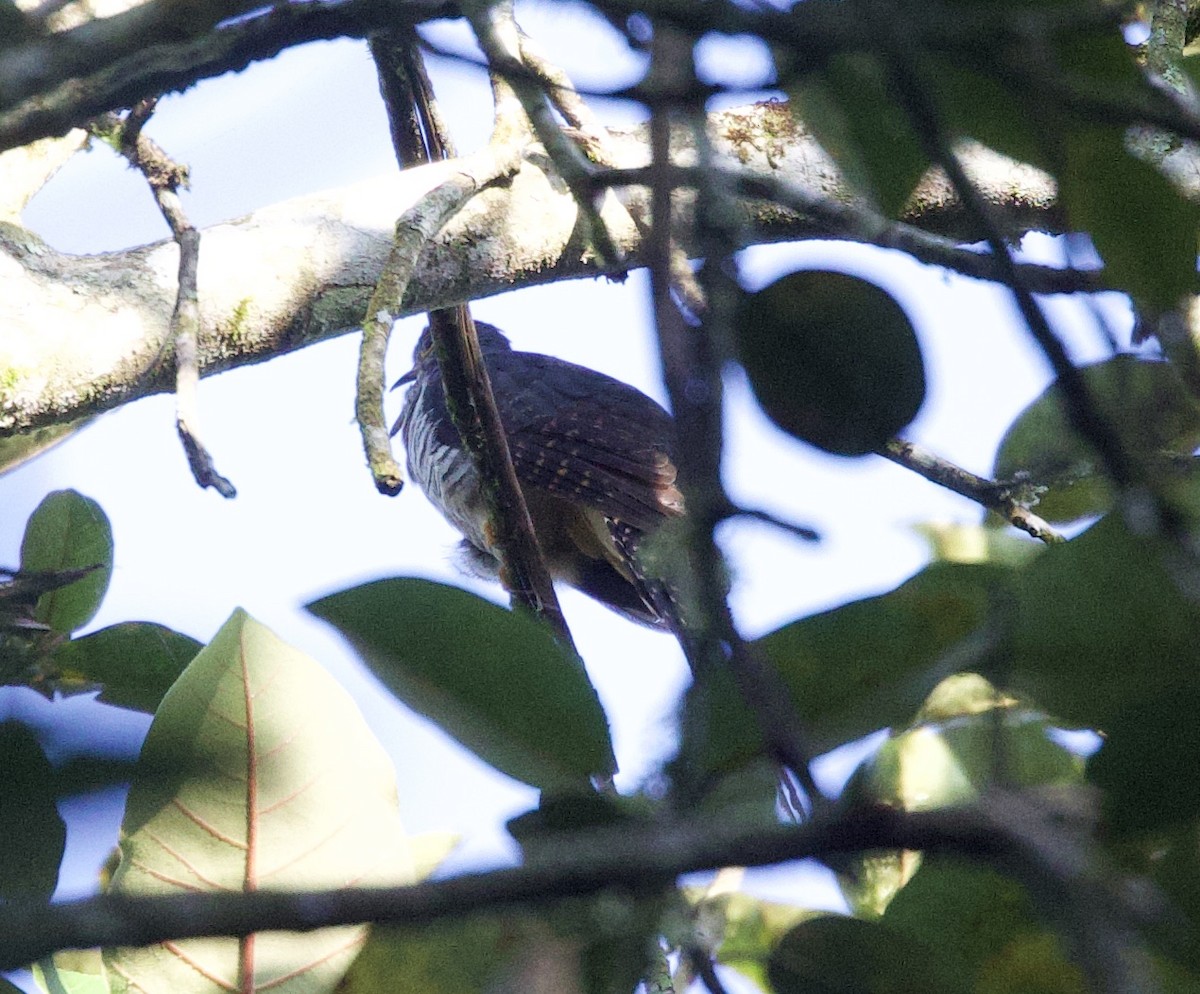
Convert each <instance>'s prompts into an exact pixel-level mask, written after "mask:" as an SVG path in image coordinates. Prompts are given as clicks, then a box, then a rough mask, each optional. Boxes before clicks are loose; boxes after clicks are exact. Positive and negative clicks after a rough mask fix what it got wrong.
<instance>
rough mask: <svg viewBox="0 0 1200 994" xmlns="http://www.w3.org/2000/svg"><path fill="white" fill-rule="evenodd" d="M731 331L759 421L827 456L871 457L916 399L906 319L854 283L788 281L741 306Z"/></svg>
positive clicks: (870, 288) (877, 293) (815, 276)
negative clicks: (762, 413) (759, 409)
mask: <svg viewBox="0 0 1200 994" xmlns="http://www.w3.org/2000/svg"><path fill="white" fill-rule="evenodd" d="M736 329H737V347H738V355H739V358H740V360H741V363H742V365H743V366H744V367H745V369H746V373H747V375H748V376H749V377H750V384H751V386H752V387H753V389H754V394H755V396H756V397H757V398H758V402H759V403H760V404H761V405H762V407H763V410H764V411H766V413H767V415H768V417H770V418H771V420H772V421H774V422H775V423H776V424H777V425H779V427H781V428H782V429H783V430H784V431H787V432H790V433H791V434H792V435H795V436H796V437H797V438H800V439H803V440H804V441H806V442H809V443H811V444H812V445H815V446H817V447H818V448H821V449H825V450H826V451H827V452H832V453H834V454H836V455H864V454H866V453H868V452H874V451H875V450H876V449H878V448H879V447H880V446H882V445H883V443H884V442H886V441H887V440H888V439H889V438H891V437H892V436H893V435H895V434H896V433H897V432H898V431H900V430H901V429H902V428H904V427H905V425H907V424H908V423H909V422H910V421H912V419H913V418H914V417H916V414H917V411H918V409H919V408H920V406H921V403H922V401H923V400H924V398H925V368H924V364H923V363H922V360H921V349H920V347H919V345H918V344H917V338H916V335H915V333H914V332H913V328H912V325H911V323H910V322H909V320H908V317H907V316H906V315H905V313H904V311H903V310H902V309H901V308H900V305H899V304H897V303H896V301H895V300H893V299H892V297H891V296H890V295H889V294H888V293H886V292H885V291H883V290H881V289H880V288H879V287H877V286H875V285H874V284H872V283H868V282H867V281H865V280H862V279H859V278H858V277H855V276H847V275H846V274H844V273H833V272H825V271H820V270H809V271H805V272H796V273H791V274H789V275H787V276H784V277H782V278H781V279H778V280H776V281H775V282H774V283H772V284H770V285H769V286H766V287H764V288H763V289H762V290H760V291H758V292H757V293H751V294H747V295H746V296H745V297H744V298H743V299H742V302H741V304H740V305H739V308H738V313H737V319H736Z"/></svg>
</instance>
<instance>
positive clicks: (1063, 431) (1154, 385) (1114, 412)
mask: <svg viewBox="0 0 1200 994" xmlns="http://www.w3.org/2000/svg"><path fill="white" fill-rule="evenodd" d="M1080 374H1081V375H1082V377H1083V383H1084V386H1085V387H1086V388H1087V391H1088V395H1089V396H1090V397H1091V399H1092V402H1093V403H1094V404H1095V406H1096V408H1097V409H1098V410H1099V411H1101V412H1102V413H1103V414H1104V415H1105V417H1107V418H1108V420H1109V423H1110V424H1111V425H1112V426H1113V427H1114V428H1115V429H1116V430H1117V433H1118V436H1119V438H1120V439H1121V442H1122V444H1123V445H1124V447H1125V449H1126V450H1127V451H1129V452H1136V453H1138V454H1140V455H1142V456H1145V457H1148V458H1152V459H1153V458H1155V457H1157V464H1156V465H1157V468H1158V469H1159V470H1160V471H1161V472H1163V473H1168V472H1169V473H1174V474H1176V475H1178V474H1179V473H1181V472H1183V471H1184V470H1181V469H1180V468H1179V463H1180V460H1181V459H1182V458H1183V457H1186V456H1187V455H1189V454H1190V453H1191V452H1192V451H1193V450H1194V449H1195V448H1196V446H1197V445H1200V405H1198V404H1197V403H1196V401H1195V400H1194V399H1193V398H1192V396H1191V395H1190V394H1189V393H1188V391H1187V390H1186V388H1185V387H1184V386H1183V385H1182V384H1181V383H1180V380H1179V377H1178V376H1177V375H1176V373H1175V371H1174V370H1173V368H1172V367H1171V365H1170V364H1169V363H1165V362H1156V361H1148V360H1144V359H1139V358H1136V357H1135V356H1131V355H1119V356H1114V357H1113V358H1111V359H1107V360H1105V361H1103V362H1098V363H1095V364H1093V365H1091V366H1085V367H1083V368H1082V369H1080ZM993 473H994V476H995V478H996V479H1000V480H1010V479H1012V478H1013V477H1014V476H1016V474H1018V473H1026V474H1028V475H1029V477H1030V482H1031V483H1033V484H1035V485H1038V486H1042V487H1046V488H1048V489H1047V490H1046V491H1045V492H1044V493H1043V494H1042V495H1041V497H1040V499H1039V501H1038V503H1037V505H1036V507H1035V508H1034V510H1036V512H1037V513H1038V514H1039V515H1040V516H1041V517H1043V518H1046V519H1047V520H1048V521H1071V520H1074V519H1076V518H1081V517H1085V516H1088V515H1094V514H1101V513H1103V512H1104V511H1106V510H1107V509H1108V507H1109V506H1110V504H1111V503H1112V490H1111V487H1110V486H1109V484H1108V482H1107V481H1106V480H1105V479H1104V477H1103V475H1102V474H1101V472H1100V466H1099V463H1098V460H1097V457H1096V455H1095V453H1094V452H1093V450H1092V449H1091V447H1090V446H1089V445H1087V443H1085V442H1084V441H1083V440H1082V439H1081V438H1080V437H1079V436H1078V435H1077V434H1076V433H1075V431H1074V430H1073V429H1072V428H1070V427H1069V425H1068V422H1067V417H1066V414H1065V411H1064V406H1063V397H1062V390H1061V388H1060V387H1059V385H1058V383H1057V381H1056V382H1055V383H1052V384H1051V385H1050V386H1049V387H1047V388H1046V390H1045V391H1044V392H1043V393H1042V394H1041V396H1040V397H1038V398H1037V399H1036V400H1034V401H1033V402H1032V403H1031V404H1030V405H1029V406H1028V407H1026V408H1025V410H1023V411H1022V412H1021V413H1020V414H1019V415H1018V416H1017V419H1016V420H1015V421H1014V422H1013V424H1012V427H1010V428H1009V429H1008V431H1007V432H1006V433H1005V435H1004V438H1003V439H1002V440H1001V442H1000V448H999V450H998V451H997V453H996V465H995V468H994V470H993Z"/></svg>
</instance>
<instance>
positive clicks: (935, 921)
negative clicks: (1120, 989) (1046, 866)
mask: <svg viewBox="0 0 1200 994" xmlns="http://www.w3.org/2000/svg"><path fill="white" fill-rule="evenodd" d="M883 921H884V923H885V924H886V925H888V926H889V927H890V928H892V929H894V930H895V931H897V932H898V933H901V934H904V935H906V936H908V937H910V938H911V939H912V940H914V941H916V942H919V943H921V944H922V945H925V946H928V947H932V948H936V949H937V950H938V954H939V957H940V958H941V959H942V961H943V963H944V966H945V968H946V969H947V970H949V971H951V972H952V973H953V975H954V976H956V977H958V978H960V979H961V981H962V983H963V986H964V987H965V988H967V989H969V990H973V991H988V992H990V994H1003V992H1011V994H1083V992H1084V990H1085V989H1086V987H1085V984H1084V982H1083V977H1082V975H1081V974H1080V972H1079V969H1078V967H1076V966H1074V965H1073V964H1072V963H1070V962H1069V961H1068V960H1067V959H1066V957H1065V956H1064V954H1063V949H1062V946H1061V943H1060V942H1059V940H1058V939H1057V938H1056V937H1055V936H1054V935H1053V934H1051V933H1049V932H1047V931H1045V929H1044V928H1043V926H1042V925H1041V923H1040V922H1039V920H1038V918H1037V916H1036V914H1035V912H1034V908H1033V906H1032V904H1031V902H1030V901H1029V897H1028V895H1027V894H1026V893H1025V891H1024V889H1023V888H1022V887H1021V886H1020V885H1019V884H1016V883H1014V882H1013V881H1012V880H1010V879H1008V878H1006V877H1003V876H1001V875H1000V874H999V873H997V872H995V871H994V870H990V869H986V868H983V867H979V866H975V865H969V864H967V863H963V862H961V861H958V860H955V859H951V858H948V857H931V856H926V857H925V859H924V861H923V862H922V864H921V868H920V869H919V870H918V871H917V873H916V875H915V876H914V877H913V879H912V880H910V881H909V883H908V885H907V886H905V887H904V889H903V890H901V891H900V893H899V894H898V895H897V896H896V898H895V900H894V901H892V903H891V905H890V906H889V908H888V910H887V913H886V914H885V915H884V918H883ZM972 978H974V980H973V982H972Z"/></svg>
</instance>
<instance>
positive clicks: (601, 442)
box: [491, 353, 683, 530]
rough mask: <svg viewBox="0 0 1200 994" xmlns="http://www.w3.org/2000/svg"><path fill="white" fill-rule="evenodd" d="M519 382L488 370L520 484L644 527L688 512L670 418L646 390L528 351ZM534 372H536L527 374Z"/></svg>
mask: <svg viewBox="0 0 1200 994" xmlns="http://www.w3.org/2000/svg"><path fill="white" fill-rule="evenodd" d="M523 358H524V359H525V360H535V361H532V362H529V361H526V362H523V363H522V369H523V370H524V372H523V373H522V376H521V380H522V382H519V383H518V382H515V379H514V375H513V371H512V369H510V368H509V364H507V363H503V362H501V363H497V364H496V368H495V369H493V370H492V371H491V376H492V379H493V382H494V383H495V386H496V390H497V392H498V393H499V392H500V391H501V390H503V391H504V393H505V395H506V397H507V398H508V399H509V403H508V404H507V405H506V406H507V410H506V412H505V417H504V422H505V424H504V427H505V430H506V431H507V433H508V443H509V448H510V449H511V450H512V457H513V465H514V467H515V468H516V471H517V476H518V477H519V478H520V479H521V481H522V482H523V483H526V484H530V485H533V486H536V487H539V488H541V489H543V490H546V491H548V492H550V493H553V494H557V495H560V496H563V497H567V498H569V499H571V500H576V501H579V502H581V503H584V504H587V505H588V506H591V507H594V508H596V509H597V510H598V511H600V512H601V513H602V514H604V515H605V516H606V517H609V518H615V519H618V520H620V521H622V522H625V523H627V524H628V525H631V526H633V527H634V528H638V529H642V530H646V529H652V528H655V527H657V526H658V525H660V524H661V523H662V522H663V520H664V519H665V518H668V517H674V516H677V515H680V514H682V513H683V498H682V496H681V495H680V493H679V490H678V489H676V487H675V476H676V470H675V464H674V462H672V460H671V456H670V451H671V435H672V423H671V417H670V415H668V414H667V412H666V411H664V410H663V409H662V408H661V407H659V406H658V404H656V403H655V402H654V401H653V400H651V399H650V398H649V397H647V396H646V395H645V394H643V393H640V392H639V391H638V390H635V389H634V388H633V387H631V386H629V385H628V384H625V383H621V382H620V381H619V380H614V379H612V378H610V377H607V376H602V375H601V374H599V373H596V372H594V371H592V370H588V371H587V372H588V375H587V376H586V377H582V376H580V375H578V374H579V367H576V366H573V365H572V364H571V363H566V362H563V361H562V360H559V359H554V358H553V357H550V356H540V355H532V354H529V353H526V354H524V356H523ZM530 373H532V374H533V375H530Z"/></svg>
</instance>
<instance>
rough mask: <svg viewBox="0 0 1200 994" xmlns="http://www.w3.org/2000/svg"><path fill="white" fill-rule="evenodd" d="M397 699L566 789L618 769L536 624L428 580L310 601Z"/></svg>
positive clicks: (574, 683)
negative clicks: (595, 775) (346, 639)
mask: <svg viewBox="0 0 1200 994" xmlns="http://www.w3.org/2000/svg"><path fill="white" fill-rule="evenodd" d="M308 610H309V611H311V612H312V613H313V614H315V615H316V616H317V617H318V618H322V619H324V620H325V621H328V622H329V623H330V624H331V625H333V626H334V627H335V628H337V629H338V631H340V632H341V633H342V634H343V635H345V636H346V638H348V639H349V640H350V643H351V644H352V645H353V646H354V647H355V649H357V650H358V652H359V653H360V654H361V655H362V657H363V659H364V660H365V661H366V662H367V664H368V665H369V666H370V667H371V669H372V670H373V672H374V673H375V674H376V675H377V676H378V677H379V679H381V680H382V681H383V682H384V684H385V685H386V686H387V687H388V689H389V690H391V691H392V693H394V694H395V695H396V696H397V697H399V698H400V700H402V701H404V703H405V704H407V705H408V706H409V707H411V708H413V709H414V710H415V711H417V712H419V713H420V714H423V715H425V717H427V718H429V719H430V720H432V721H434V722H436V723H437V724H438V725H439V726H440V727H441V728H442V729H443V730H444V731H445V732H447V733H448V734H449V735H452V736H454V738H456V739H457V740H458V741H459V742H461V743H462V744H463V745H464V746H466V747H467V748H468V749H471V750H472V751H474V752H475V753H476V754H477V755H478V756H479V757H480V758H481V759H483V760H484V761H485V762H487V763H490V764H491V765H492V766H494V767H496V769H498V770H500V771H501V772H503V773H507V774H508V775H509V776H511V777H514V778H515V779H517V780H521V781H524V782H525V783H528V784H531V785H532V786H535V787H541V788H549V789H558V788H566V789H571V788H575V787H578V786H579V785H580V784H586V782H587V778H588V777H589V776H591V775H592V774H598V773H606V772H609V771H612V770H613V769H614V768H615V765H616V760H615V759H614V758H613V752H612V742H611V740H610V738H609V732H608V718H607V716H606V715H605V713H604V709H603V708H602V707H601V705H600V699H599V698H598V697H597V696H596V691H595V688H594V687H592V685H591V683H590V682H589V681H588V678H587V674H586V673H585V672H584V670H583V666H582V665H581V664H580V662H579V660H578V658H577V657H576V656H574V655H573V654H572V653H571V652H569V651H568V650H566V649H564V648H563V647H562V646H561V645H560V644H559V643H558V642H556V641H555V640H554V637H553V636H552V635H551V634H550V632H549V630H548V629H547V628H546V627H545V626H544V625H542V624H540V623H539V622H537V621H535V620H534V619H532V618H530V617H527V616H526V615H523V614H517V613H515V612H513V611H506V610H505V609H504V608H502V607H497V606H496V605H495V604H492V603H491V602H489V601H485V600H484V599H483V598H482V597H477V596H475V595H474V594H470V593H467V592H466V591H465V590H459V589H458V588H456V587H450V586H447V585H445V584H441V583H433V582H432V581H429V580H416V579H392V580H378V581H376V582H374V583H367V584H363V585H362V586H361V587H354V588H352V589H350V590H343V591H342V592H340V593H337V594H331V595H330V596H329V597H324V598H322V599H321V600H319V601H314V602H313V603H312V604H309V605H308Z"/></svg>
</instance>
